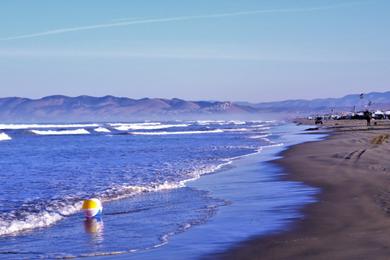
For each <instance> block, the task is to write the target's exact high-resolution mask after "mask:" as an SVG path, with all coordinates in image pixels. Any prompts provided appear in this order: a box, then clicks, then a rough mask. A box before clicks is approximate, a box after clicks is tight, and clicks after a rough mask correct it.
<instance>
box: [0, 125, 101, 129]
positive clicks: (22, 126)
mask: <svg viewBox="0 0 390 260" xmlns="http://www.w3.org/2000/svg"><path fill="white" fill-rule="evenodd" d="M98 126H99V125H98V124H61V125H60V124H58V125H57V124H50V125H43V124H0V129H2V130H4V129H7V130H21V129H32V128H85V127H98Z"/></svg>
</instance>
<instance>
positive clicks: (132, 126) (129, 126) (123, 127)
mask: <svg viewBox="0 0 390 260" xmlns="http://www.w3.org/2000/svg"><path fill="white" fill-rule="evenodd" d="M187 126H189V125H188V124H175V125H168V124H167V125H163V124H152V125H150V124H149V125H145V124H122V125H119V126H116V127H115V129H116V130H118V131H129V130H159V129H166V128H173V127H187Z"/></svg>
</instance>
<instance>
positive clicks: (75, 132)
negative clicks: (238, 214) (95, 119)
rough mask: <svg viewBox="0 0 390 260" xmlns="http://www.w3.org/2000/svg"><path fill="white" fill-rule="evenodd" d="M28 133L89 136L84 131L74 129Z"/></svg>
mask: <svg viewBox="0 0 390 260" xmlns="http://www.w3.org/2000/svg"><path fill="white" fill-rule="evenodd" d="M30 132H32V133H34V134H36V135H87V134H90V133H89V132H88V131H87V130H85V129H75V130H59V131H54V130H30Z"/></svg>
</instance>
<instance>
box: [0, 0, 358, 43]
mask: <svg viewBox="0 0 390 260" xmlns="http://www.w3.org/2000/svg"><path fill="white" fill-rule="evenodd" d="M359 3H361V2H349V3H343V4H337V5H328V6H318V7H309V8H289V9H267V10H253V11H241V12H231V13H217V14H206V15H192V16H177V17H166V18H151V19H142V20H130V21H127V20H123V21H119V22H113V23H104V24H96V25H88V26H79V27H70V28H60V29H54V30H49V31H43V32H37V33H31V34H22V35H17V36H11V37H6V38H0V41H11V40H19V39H28V38H37V37H43V36H49V35H56V34H64V33H70V32H79V31H88V30H96V29H103V28H112V27H125V26H131V25H138V24H150V23H168V22H177V21H187V20H198V19H217V18H224V17H235V16H247V15H257V14H273V13H299V12H315V11H323V10H329V9H335V8H341V7H346V6H352V5H356V4H359Z"/></svg>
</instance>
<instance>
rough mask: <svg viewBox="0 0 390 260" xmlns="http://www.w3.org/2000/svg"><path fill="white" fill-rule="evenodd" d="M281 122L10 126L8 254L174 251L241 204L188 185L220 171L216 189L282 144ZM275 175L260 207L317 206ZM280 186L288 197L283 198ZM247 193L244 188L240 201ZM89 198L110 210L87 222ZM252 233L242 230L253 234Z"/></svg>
mask: <svg viewBox="0 0 390 260" xmlns="http://www.w3.org/2000/svg"><path fill="white" fill-rule="evenodd" d="M283 125H284V124H282V123H280V122H275V121H248V122H245V121H180V122H179V121H174V122H132V123H127V122H125V123H123V122H114V123H100V124H96V123H92V124H61V125H55V124H51V125H43V124H35V125H28V124H24V125H22V124H13V125H10V124H2V125H0V181H1V182H0V188H1V189H0V258H1V257H3V258H5V259H10V258H15V259H21V258H27V259H30V258H54V257H81V256H83V257H86V256H107V255H111V256H119V255H121V256H123V255H126V257H131V256H137V254H144V252H157V250H161V248H164V247H165V248H166V249H165V254H167V255H169V254H170V253H169V252H168V253H166V250H169V248H170V247H169V246H171V245H170V241H174V240H175V236H177V237H178V236H179V235H180V234H184V233H188V234H191V233H190V232H191V229H193V228H194V227H201V226H205V227H207V225H206V223H210V221H212V220H213V219H218V218H217V217H216V215H217V214H218V212H221V211H223V209H224V208H229V207H231V204H232V201H234V198H232V197H231V196H233V197H234V193H233V194H230V195H228V194H226V192H225V195H224V194H223V193H222V194H219V195H216V194H213V193H212V192H210V191H211V190H212V187H210V188H207V185H205V186H204V188H202V186H201V187H197V186H196V185H195V186H193V185H191V184H190V182H192V181H195V180H198V179H199V178H202V176H205V175H207V174H211V173H215V175H214V176H215V177H214V181H213V182H214V183H218V175H220V176H222V174H223V173H224V172H228V171H229V170H230V171H232V168H234V167H235V166H234V163H233V162H234V161H236V160H238V159H240V158H242V157H243V156H246V155H250V154H255V153H261V152H262V151H263V150H264V149H272V148H276V147H280V146H282V145H283V143H284V142H286V141H288V140H285V139H286V136H287V134H286V132H283V131H282V132H281V131H278V130H277V129H281V128H283ZM232 163H233V164H232ZM238 174H240V172H239V171H238V172H236V173H234V172H233V175H234V176H235V177H237V175H238ZM259 174H261V173H259ZM269 174H270V173H268V175H269ZM268 175H267V173H263V175H261V176H263V181H261V179H260V181H259V185H258V186H257V187H255V189H256V191H258V189H262V190H263V191H262V192H263V194H262V196H263V197H261V198H259V201H262V202H266V203H262V204H261V206H259V207H258V209H260V210H263V211H264V212H266V211H267V210H269V209H270V208H272V209H274V208H275V206H277V207H283V205H284V204H286V205H287V204H288V205H287V206H288V207H291V205H296V204H300V203H301V202H302V203H303V202H307V201H310V200H311V198H312V196H311V195H312V194H313V193H314V191H313V190H312V189H308V187H306V186H303V185H301V186H299V185H297V184H295V183H293V184H292V183H287V182H286V183H283V185H282V186H281V185H280V182H279V181H277V182H274V183H272V182H270V180H269V176H268ZM271 175H272V174H271ZM274 175H275V176H276V175H277V174H274ZM226 176H228V175H226ZM275 176H274V177H275ZM274 177H273V178H274ZM242 178H247V177H245V175H243V176H242ZM221 180H222V179H221ZM225 181H226V180H225ZM257 181H258V180H257ZM260 182H262V183H260ZM208 185H210V184H208ZM226 185H228V183H226ZM226 185H225V187H227V186H226ZM264 185H265V186H264ZM236 186H237V187H238V185H236ZM233 187H235V186H234V185H233ZM248 187H249V186H248ZM264 187H267V189H265V188H264ZM240 189H241V188H240ZM251 189H253V186H251ZM282 190H286V191H287V192H286V195H285V196H286V198H288V200H280V196H283V195H281V194H280V192H281V191H282ZM288 191H290V192H288ZM299 191H302V192H301V193H300V192H299ZM236 192H237V191H236ZM275 192H276V193H275ZM240 194H245V190H241V191H240V192H237V194H236V195H237V196H236V197H238V196H239V195H240ZM294 194H296V199H294V197H291V196H294ZM273 196H274V197H273ZM91 197H96V198H99V199H101V200H102V202H103V204H104V214H103V217H102V218H101V219H93V220H84V218H83V215H82V214H81V213H80V208H81V204H82V201H83V199H86V198H91ZM273 201H274V202H273ZM291 201H293V202H291ZM286 205H285V206H286ZM233 209H234V208H233ZM237 215H238V216H239V215H240V214H237ZM271 215H274V217H273V216H268V218H269V225H270V227H275V228H278V227H279V226H278V225H277V223H279V222H280V219H281V218H283V219H290V218H293V217H294V216H296V212H292V211H291V210H289V211H280V212H277V211H274V212H273V214H271ZM278 221H279V222H278ZM225 222H226V221H225ZM243 223H244V222H243ZM275 228H273V229H272V228H271V229H269V230H268V229H266V230H265V231H274V230H275ZM249 229H251V228H249ZM245 230H246V229H245V228H243V229H242V231H241V232H243V233H248V232H247V231H245ZM248 234H249V233H248ZM248 234H247V235H248ZM205 235H206V236H207V234H205ZM198 236H199V234H198ZM235 236H237V233H236V234H233V237H235ZM211 237H212V236H211ZM211 237H210V239H211ZM245 237H246V236H242V237H241V238H240V239H242V238H245ZM215 239H216V240H218V239H217V238H215ZM237 240H239V239H238V237H237V239H230V240H229V241H237ZM208 243H212V242H208ZM171 244H173V245H174V243H171ZM216 244H218V243H216ZM199 246H200V247H204V245H199ZM212 250H215V248H214V249H212ZM212 250H211V251H205V253H212ZM195 251H196V250H195ZM186 252H187V253H188V254H192V253H191V252H190V251H188V250H187V251H186ZM171 253H173V252H171ZM143 257H145V258H154V257H155V255H153V254H144V255H143ZM182 257H185V256H183V255H181V257H178V259H180V258H182ZM185 258H189V255H187V257H185Z"/></svg>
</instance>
